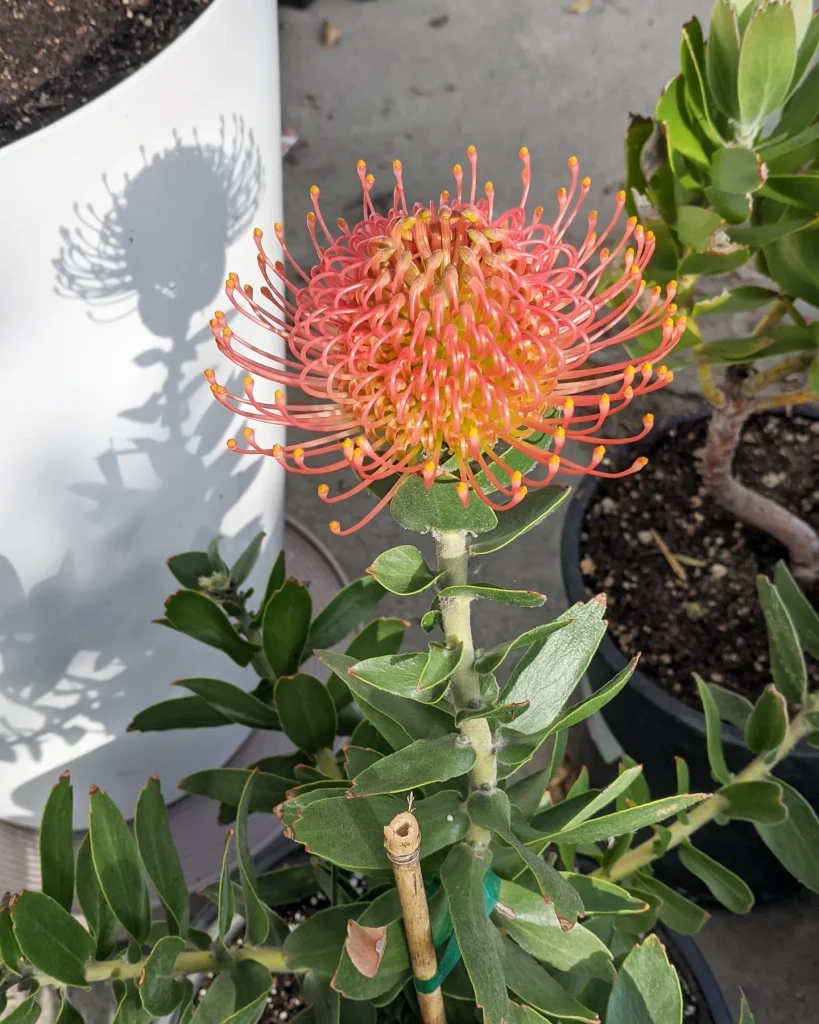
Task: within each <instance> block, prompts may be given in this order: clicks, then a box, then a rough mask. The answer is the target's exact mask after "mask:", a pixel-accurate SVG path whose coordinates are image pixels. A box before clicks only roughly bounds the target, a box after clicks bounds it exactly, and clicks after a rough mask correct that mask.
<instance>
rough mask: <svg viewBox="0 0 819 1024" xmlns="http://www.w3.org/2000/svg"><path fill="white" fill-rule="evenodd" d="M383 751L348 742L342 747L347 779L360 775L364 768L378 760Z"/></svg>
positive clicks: (382, 755)
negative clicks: (346, 745)
mask: <svg viewBox="0 0 819 1024" xmlns="http://www.w3.org/2000/svg"><path fill="white" fill-rule="evenodd" d="M382 757H384V753H383V752H382V751H380V750H373V749H372V748H370V747H357V746H354V745H353V744H350V746H348V747H344V769H345V772H346V775H347V778H348V779H354V778H355V777H356V775H360V774H361V772H363V771H364V769H365V768H369V767H370V765H371V764H375V762H376V761H380V760H381V758H382Z"/></svg>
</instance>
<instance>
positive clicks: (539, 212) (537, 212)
mask: <svg viewBox="0 0 819 1024" xmlns="http://www.w3.org/2000/svg"><path fill="white" fill-rule="evenodd" d="M535 216H536V217H542V216H543V207H542V206H536V207H535Z"/></svg>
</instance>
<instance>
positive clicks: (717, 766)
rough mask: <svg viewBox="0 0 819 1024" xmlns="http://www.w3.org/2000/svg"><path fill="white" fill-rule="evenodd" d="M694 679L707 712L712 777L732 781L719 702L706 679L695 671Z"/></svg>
mask: <svg viewBox="0 0 819 1024" xmlns="http://www.w3.org/2000/svg"><path fill="white" fill-rule="evenodd" d="M694 680H695V681H696V684H697V690H698V691H699V695H700V701H701V702H702V710H703V712H704V714H705V737H706V738H705V743H706V748H707V750H708V763H709V765H710V767H711V778H713V779H714V781H715V782H723V783H725V782H730V781H731V779H732V778H733V775H732V774H731V772H729V771H728V765H727V764H726V763H725V754H724V753H723V749H722V724H721V723H720V718H719V710H718V709H717V703H716V701H715V700H714V697H713V695H712V693H711V691H710V690H709V689H708V685H707V684H706V683H705V681H704V680H703V679H702V678H701V677H700V676H698V675H697V673H696V672H695V673H694Z"/></svg>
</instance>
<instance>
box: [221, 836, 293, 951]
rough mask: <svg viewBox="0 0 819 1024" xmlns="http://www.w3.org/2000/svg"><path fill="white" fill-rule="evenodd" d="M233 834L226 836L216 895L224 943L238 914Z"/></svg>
mask: <svg viewBox="0 0 819 1024" xmlns="http://www.w3.org/2000/svg"><path fill="white" fill-rule="evenodd" d="M233 834H234V833H233V829H229V830H228V833H227V835H226V836H225V849H224V852H223V854H222V868H221V871H220V872H219V887H218V890H217V895H216V926H217V929H218V934H219V938H220V939H221V940H222V942H224V940H225V936H226V935H227V933H228V930H229V929H230V925H231V922H232V921H233V915H234V914H235V913H236V900H235V897H234V895H233V881H232V880H231V877H230V843H231V840H232V839H233ZM311 874H312V872H311ZM260 898H261V896H260Z"/></svg>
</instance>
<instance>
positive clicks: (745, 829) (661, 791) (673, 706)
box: [560, 421, 819, 899]
mask: <svg viewBox="0 0 819 1024" xmlns="http://www.w3.org/2000/svg"><path fill="white" fill-rule="evenodd" d="M676 423H679V421H675V422H672V423H669V424H668V427H667V428H666V430H668V429H670V428H671V427H672V426H674V425H676ZM662 436H663V435H662V434H659V436H658V435H655V437H654V438H653V440H654V444H656V443H657V441H658V440H660V439H661V437H662ZM629 455H630V457H632V458H633V455H634V453H633V452H630V453H629ZM597 486H598V481H597V479H596V478H594V477H586V478H585V479H584V480H583V481H582V483H581V484H580V486H579V487H578V488H577V489H576V491H575V493H574V495H573V497H572V500H571V503H570V505H569V509H568V513H567V516H566V522H565V525H564V527H563V534H562V537H561V549H560V561H561V569H562V574H563V584H564V586H565V588H566V594H567V596H568V599H569V603H570V604H574V603H575V602H577V601H585V600H586V591H585V587H584V582H583V575H582V573H581V571H580V557H581V556H580V534H581V531H582V530H583V525H584V520H585V515H586V509H587V508H588V507H589V505H590V504H591V503H592V502H593V500H594V498H595V492H596V490H597ZM626 664H627V659H626V657H625V656H624V655H623V654H622V652H621V651H620V648H619V647H618V646H617V644H616V643H615V642H614V640H613V639H612V638H611V636H610V635H609V634H606V635H605V636H604V637H603V640H602V642H601V644H600V647H599V648H598V651H597V654H596V655H595V656H594V658H593V659H592V662H591V664H590V665H589V669H588V672H587V676H588V679H589V682H590V684H591V686H592V688H593V689H595V690H597V689H599V688H600V687H601V686H603V685H604V684H605V683H607V682H608V681H609V680H610V679H611V678H612V677H613V676H614V675H616V674H617V673H618V672H620V671H621V670H622V669H624V668H625V667H626ZM602 715H603V718H604V719H605V722H606V724H607V725H608V727H609V728H610V729H611V731H612V733H613V734H614V736H615V738H616V739H617V741H618V743H619V744H620V746H621V747H623V749H624V750H625V751H626V753H628V754H629V755H630V756H631V757H633V758H634V759H635V760H636V761H637V762H638V763H640V764H642V765H643V766H644V768H645V775H646V779H647V781H648V783H649V785H650V786H651V792H652V795H653V796H655V797H660V796H666V795H670V794H672V793H675V792H676V770H675V765H674V755H675V754H676V755H679V756H680V757H683V758H685V760H686V761H687V762H688V765H689V768H690V770H691V789H692V792H710V791H712V790H713V789H714V780H713V779H712V778H711V772H710V770H709V766H708V756H707V753H706V746H705V717H704V715H703V714H702V713H701V712H700V711H696V710H694V709H693V708H689V707H687V706H686V705H685V704H683V703H682V701H679V700H677V699H676V698H675V697H672V696H671V695H670V694H669V693H667V692H666V690H665V689H663V687H661V686H660V685H659V683H657V682H656V681H655V680H654V679H653V678H652V677H651V676H649V675H647V674H646V673H645V672H642V671H641V670H640V669H639V668H638V669H637V670H636V671H635V672H634V675H633V676H632V677H631V680H630V682H629V684H628V686H626V688H625V689H624V690H622V691H621V692H620V693H619V694H618V696H617V697H615V698H614V700H612V701H610V702H609V703H608V704H607V705H606V707H605V708H604V709H603V711H602ZM722 743H723V748H724V750H725V760H726V762H727V764H728V767H729V769H730V770H731V771H733V772H737V771H740V770H741V769H742V768H744V767H745V765H746V764H747V763H748V762H749V761H750V760H751V759H752V757H753V755H752V754H751V753H750V752H749V751H748V749H747V748H746V747H745V744H744V742H743V737H742V733H741V732H740V730H739V729H737V728H735V727H734V726H732V725H726V724H723V727H722ZM590 770H591V771H592V775H594V774H595V773H597V774H598V776H599V777H598V779H597V782H599V783H605V782H607V781H609V780H610V777H611V776H613V774H614V772H615V771H616V766H615V765H610V766H604V765H603V762H602V761H601V762H600V763H599V764H598V765H597V766H594V765H592V766H590ZM775 774H776V775H778V776H779V777H781V778H782V779H783V780H784V781H785V782H788V783H790V785H792V786H794V787H796V789H798V790H799V791H800V792H801V793H802V794H803V795H804V796H805V797H806V799H807V800H809V801H810V803H811V804H812V805H813V806H814V807H819V750H816V749H814V748H812V747H809V746H808V745H807V744H805V743H800V744H799V745H798V746H797V747H796V749H795V750H794V752H793V753H792V754H791V755H790V757H788V758H787V760H785V761H783V762H782V763H781V764H780V765H778V766H777V768H776V772H775ZM697 846H698V847H700V849H702V850H704V851H705V852H706V853H707V854H709V855H710V856H712V857H714V858H715V859H716V860H718V861H720V863H722V864H724V865H725V866H726V867H727V868H730V869H731V870H732V871H734V872H736V873H737V874H738V875H740V876H741V877H742V878H744V879H745V881H746V882H747V883H748V885H750V886H751V888H752V889H753V891H754V893H755V895H756V896H757V898H758V899H780V898H782V897H784V896H786V895H789V894H790V893H792V892H794V891H795V890H796V889H798V887H799V885H798V883H797V882H796V880H795V879H794V878H793V877H792V876H791V875H790V874H788V872H787V871H785V869H784V868H783V867H782V866H781V865H780V863H779V861H778V860H777V859H776V858H775V857H774V856H773V854H772V853H771V852H770V851H769V850H768V848H767V847H766V846H765V845H764V843H763V842H762V840H761V839H760V838H759V836H758V835H757V833H756V830H755V829H754V827H753V825H750V824H747V823H745V822H731V823H730V824H728V825H716V824H710V825H706V826H705V827H704V828H702V829H700V830H699V831H698V832H697ZM657 873H658V875H660V876H661V877H662V878H664V879H665V881H666V882H668V883H669V884H671V885H674V886H676V887H678V888H680V889H683V890H684V891H687V892H689V893H691V894H694V895H698V896H702V897H708V895H709V894H708V892H707V890H706V889H705V888H704V886H703V885H702V884H701V883H700V882H699V881H698V879H696V878H695V877H694V876H693V875H691V874H690V873H689V872H688V871H686V870H685V869H684V868H683V867H682V865H681V864H680V863H679V860H678V859H677V856H676V854H675V853H673V851H672V853H670V854H669V855H668V856H667V857H665V858H664V859H663V860H662V861H661V862H659V863H658V864H657Z"/></svg>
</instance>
